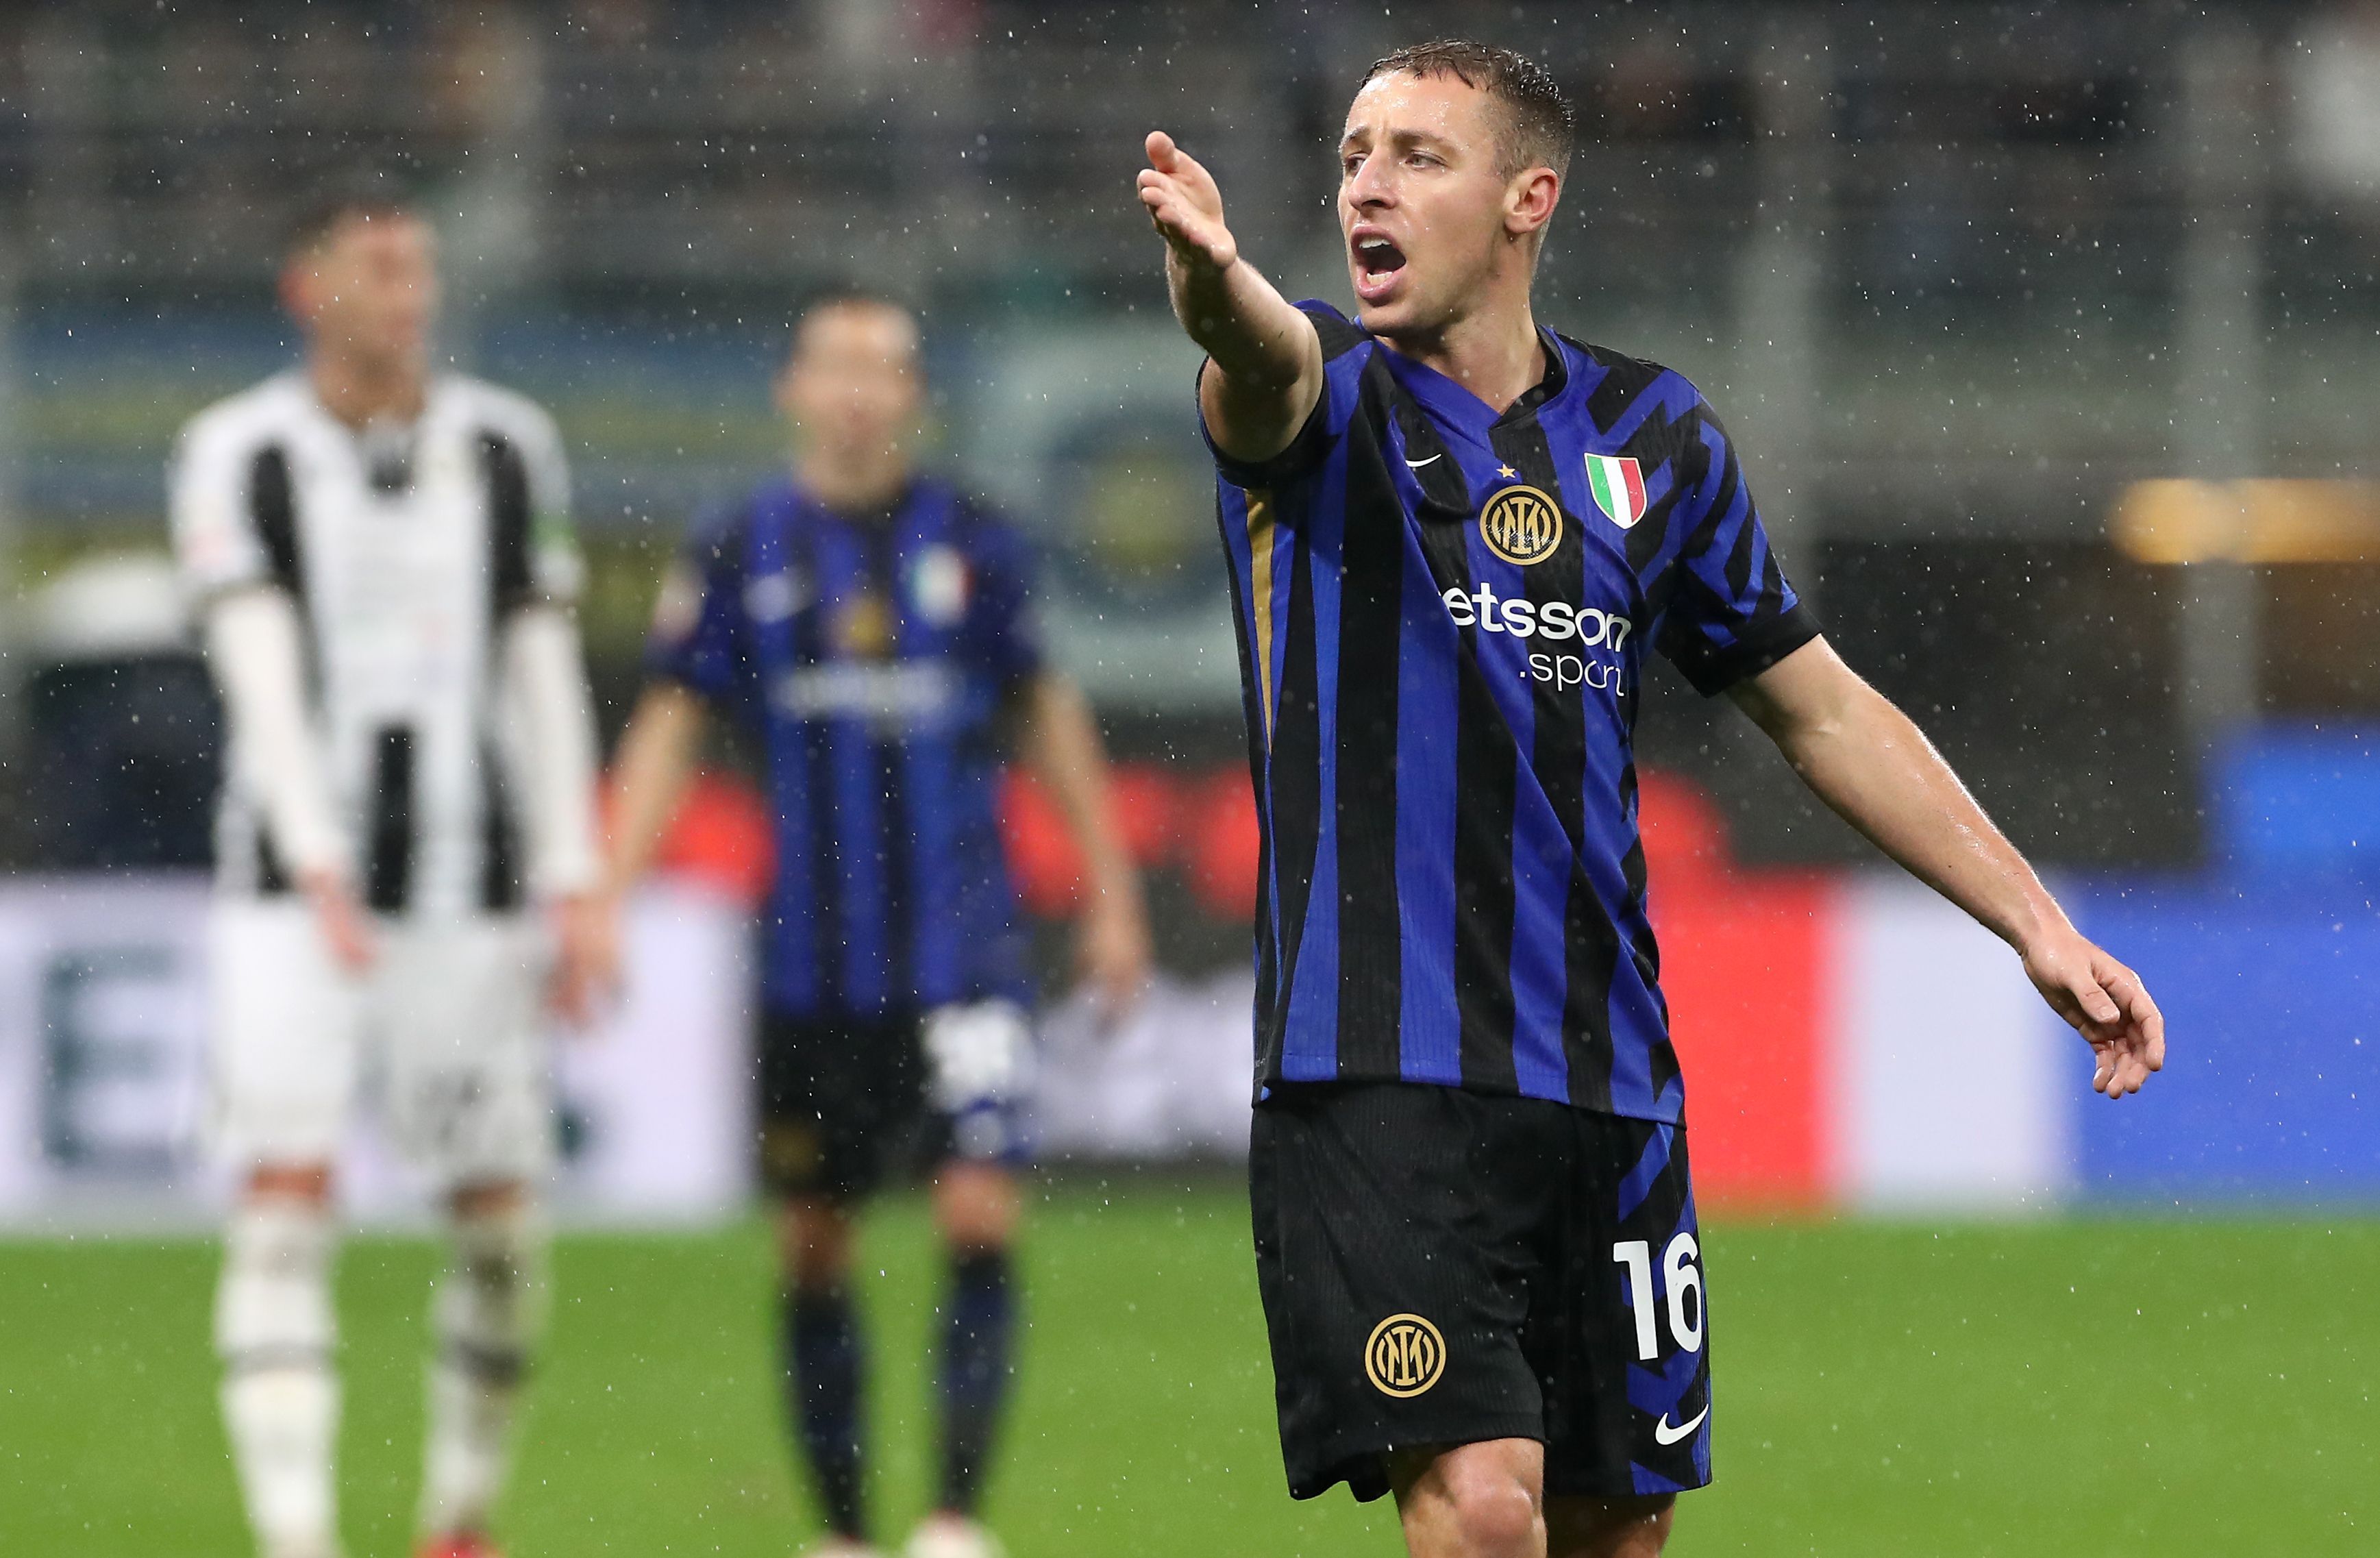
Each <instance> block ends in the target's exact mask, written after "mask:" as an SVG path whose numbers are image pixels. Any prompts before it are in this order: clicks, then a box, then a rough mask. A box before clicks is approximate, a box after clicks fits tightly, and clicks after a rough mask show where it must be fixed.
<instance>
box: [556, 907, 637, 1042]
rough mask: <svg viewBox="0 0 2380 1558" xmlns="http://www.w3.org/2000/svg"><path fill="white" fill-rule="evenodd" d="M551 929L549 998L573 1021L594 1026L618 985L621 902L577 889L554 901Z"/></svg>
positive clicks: (578, 1025) (558, 1012)
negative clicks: (551, 961)
mask: <svg viewBox="0 0 2380 1558" xmlns="http://www.w3.org/2000/svg"><path fill="white" fill-rule="evenodd" d="M553 931H554V948H553V954H554V955H553V973H552V975H551V976H550V978H549V980H548V982H547V988H546V1000H547V1003H548V1004H549V1005H551V1006H552V1007H553V1014H554V1016H558V1017H560V1018H561V1019H562V1020H563V1021H564V1022H565V1023H568V1024H569V1025H570V1026H571V1027H573V1028H580V1029H583V1028H588V1027H590V1026H592V1025H593V1023H594V1021H595V1018H596V1017H597V1016H598V1015H599V1014H600V1013H601V1010H602V1007H603V1005H604V1004H605V1003H607V1002H609V1001H610V1000H611V999H612V998H613V996H614V995H615V994H617V993H618V992H619V988H620V906H619V904H618V902H617V901H616V900H614V899H613V897H612V896H611V895H609V894H607V893H601V892H593V893H578V894H574V895H571V896H569V897H566V898H564V899H563V900H562V901H561V902H559V903H557V904H555V905H554V907H553Z"/></svg>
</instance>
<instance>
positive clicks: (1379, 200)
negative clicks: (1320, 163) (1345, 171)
mask: <svg viewBox="0 0 2380 1558" xmlns="http://www.w3.org/2000/svg"><path fill="white" fill-rule="evenodd" d="M1347 203H1348V204H1349V205H1351V206H1354V208H1355V209H1356V210H1358V211H1378V210H1382V209H1384V208H1386V207H1389V206H1391V205H1394V204H1395V203H1396V182H1395V180H1394V179H1393V178H1392V177H1390V169H1389V168H1388V167H1385V166H1383V165H1382V159H1381V158H1378V157H1366V158H1365V159H1364V160H1363V161H1362V162H1361V163H1359V164H1356V166H1355V172H1354V176H1351V177H1350V178H1349V179H1348V180H1347Z"/></svg>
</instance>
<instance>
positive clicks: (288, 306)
mask: <svg viewBox="0 0 2380 1558" xmlns="http://www.w3.org/2000/svg"><path fill="white" fill-rule="evenodd" d="M314 276H315V271H314V267H313V264H312V263H311V262H310V256H309V255H308V254H307V253H306V252H304V251H300V252H298V253H296V254H292V255H291V256H289V258H288V259H286V260H284V261H283V262H281V276H280V281H279V284H278V286H277V287H276V290H277V291H278V292H279V293H280V295H281V306H282V308H283V309H285V310H287V311H288V314H289V317H290V318H292V319H296V320H301V321H310V320H311V319H312V318H313V317H314Z"/></svg>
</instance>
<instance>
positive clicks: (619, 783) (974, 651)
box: [611, 295, 1148, 1558]
mask: <svg viewBox="0 0 2380 1558" xmlns="http://www.w3.org/2000/svg"><path fill="white" fill-rule="evenodd" d="M776 387H777V398H778V404H779V407H780V408H781V409H782V410H783V412H784V414H785V416H786V417H787V419H788V420H789V421H790V422H791V424H792V427H793V430H794V432H795V436H796V439H797V442H798V447H799V451H800V453H799V456H798V460H797V464H796V466H795V469H794V470H793V471H792V472H790V473H788V474H787V475H784V476H778V477H773V478H771V479H770V480H769V481H764V482H762V483H761V484H760V485H759V487H758V488H756V489H755V490H754V491H752V492H751V493H748V494H747V495H746V496H745V497H744V498H743V499H742V500H741V501H739V502H737V503H735V504H734V505H731V506H730V507H729V508H728V509H727V510H726V511H725V512H724V513H723V514H722V515H721V516H719V517H717V518H715V519H714V520H713V521H711V522H710V523H708V524H705V525H702V526H699V527H698V529H697V531H696V533H695V534H694V535H693V537H692V538H691V540H690V542H689V544H688V545H687V547H686V553H685V554H684V556H683V558H682V559H681V560H680V562H679V563H678V565H677V566H676V568H675V569H674V571H673V572H672V573H671V574H670V576H669V577H668V578H667V579H665V580H664V582H663V584H662V592H661V598H660V602H659V603H658V605H657V607H656V609H655V614H654V625H653V633H652V641H651V651H650V660H649V665H650V672H651V682H650V687H649V688H648V690H647V691H646V693H645V695H644V697H643V699H642V700H641V701H640V703H639V705H638V707H637V712H636V713H635V715H634V716H633V718H632V719H631V721H630V724H629V728H628V732H627V734H626V735H625V736H624V737H623V738H622V742H621V749H620V755H619V760H618V763H617V778H616V780H615V784H614V807H613V830H614V832H613V864H612V870H611V882H612V883H613V892H614V893H616V892H617V891H619V890H620V889H621V888H622V887H624V886H625V884H626V883H628V882H632V881H634V880H635V878H636V877H637V874H638V873H639V872H640V871H641V870H642V869H643V867H644V866H645V864H646V862H647V861H648V859H649V858H650V854H651V851H652V848H653V846H654V844H655V842H656V840H657V839H658V837H659V836H660V834H661V833H662V829H663V827H664V826H665V824H666V823H667V821H668V819H669V816H670V813H671V811H672V810H673V809H674V806H675V803H676V800H677V797H678V796H679V795H680V793H681V790H682V787H683V785H684V782H685V779H686V773H687V771H688V768H689V765H690V764H691V762H692V761H693V758H694V756H695V753H696V749H697V743H698V738H699V736H700V735H701V732H702V730H703V728H704V724H705V720H706V715H707V713H708V712H713V711H715V712H718V713H720V714H722V715H724V716H726V717H727V718H729V719H731V720H733V721H735V722H736V723H737V724H740V725H741V726H743V727H744V728H745V729H746V730H747V731H748V732H750V733H751V734H752V735H754V736H757V737H758V738H759V744H760V745H761V746H762V747H763V748H764V749H765V751H766V754H767V783H768V788H769V794H770V800H771V809H772V811H773V813H774V816H775V821H776V826H775V843H776V879H775V884H774V887H773V890H772V892H771V895H770V898H769V901H768V904H767V907H766V908H765V910H764V911H763V915H762V923H761V949H762V950H761V968H762V981H761V984H762V988H761V1001H760V1020H759V1041H760V1057H759V1058H760V1077H761V1094H762V1101H761V1111H762V1114H761V1135H760V1149H761V1169H762V1174H763V1176H764V1178H765V1179H766V1181H767V1184H768V1187H769V1188H770V1189H771V1191H772V1192H773V1193H774V1194H775V1196H776V1197H777V1198H778V1199H779V1201H780V1203H781V1207H782V1216H781V1230H782V1251H783V1276H784V1300H783V1301H784V1313H783V1338H784V1354H785V1371H786V1382H787V1387H788V1397H789V1406H790V1407H791V1412H792V1416H793V1418H794V1421H795V1424H796V1425H797V1428H798V1430H799V1437H800V1440H801V1443H802V1447H803V1449H804V1450H805V1452H806V1453H807V1457H808V1460H809V1464H810V1470H811V1472H812V1474H813V1478H814V1480H815V1483H816V1486H817V1489H818V1491H819V1495H820V1502H821V1503H823V1504H824V1506H825V1513H826V1516H827V1522H828V1525H829V1527H830V1528H831V1534H830V1536H829V1538H828V1539H827V1545H826V1546H825V1547H824V1548H822V1549H820V1552H829V1553H835V1554H843V1555H852V1554H859V1553H864V1552H870V1551H872V1550H871V1549H869V1548H868V1546H867V1533H868V1527H867V1521H866V1519H865V1516H864V1513H863V1510H862V1508H861V1469H862V1468H861V1455H860V1447H861V1440H862V1434H861V1424H860V1416H859V1398H860V1391H861V1385H862V1378H861V1377H862V1374H863V1372H864V1370H863V1368H862V1348H861V1338H860V1332H859V1325H858V1317H857V1314H856V1308H855V1305H854V1303H853V1300H852V1296H851V1292H850V1273H851V1240H852V1232H853V1229H852V1220H853V1216H854V1213H855V1211H856V1207H857V1205H858V1203H859V1201H860V1200H861V1199H863V1198H864V1197H865V1196H867V1195H868V1192H869V1191H871V1190H872V1189H874V1188H875V1187H878V1186H879V1185H880V1183H882V1182H883V1181H884V1179H885V1178H886V1177H887V1176H889V1175H892V1174H893V1173H895V1172H898V1171H900V1170H903V1169H906V1168H911V1167H917V1168H924V1169H927V1170H929V1171H930V1173H931V1175H932V1180H933V1190H932V1195H933V1209H934V1216H935V1221H936V1223H937V1224H938V1225H939V1227H940V1229H941V1235H942V1238H943V1240H944V1242H945V1244H946V1245H947V1247H948V1248H949V1251H950V1260H951V1272H950V1286H949V1292H948V1296H947V1298H946V1300H945V1303H944V1306H943V1308H942V1341H941V1345H942V1356H941V1427H942V1442H941V1481H940V1486H939V1490H938V1492H937V1497H936V1509H935V1511H934V1513H933V1514H932V1515H929V1517H928V1518H927V1519H926V1521H925V1522H924V1523H923V1524H921V1525H920V1526H919V1527H918V1528H917V1531H916V1532H915V1533H914V1534H913V1535H912V1536H911V1538H910V1540H909V1542H908V1546H907V1549H906V1551H907V1552H908V1554H909V1558H990V1555H992V1554H996V1553H997V1552H999V1551H1000V1549H999V1546H998V1544H997V1542H996V1541H995V1540H993V1538H992V1536H991V1534H990V1531H989V1530H987V1529H986V1528H984V1527H983V1526H982V1525H981V1523H980V1522H979V1521H978V1520H977V1504H978V1501H979V1498H980V1495H981V1491H982V1478H983V1473H984V1469H985V1466H986V1463H987V1461H988V1459H989V1456H990V1449H991V1438H992V1431H993V1429H994V1426H995V1424H996V1421H997V1418H998V1417H999V1413H1000V1409H1001V1406H1002V1400H1003V1398H1004V1396H1005V1394H1006V1392H1007V1386H1008V1378H1009V1344H1010V1331H1011V1328H1012V1325H1013V1311H1014V1298H1013V1296H1012V1293H1011V1287H1012V1280H1013V1279H1012V1277H1011V1274H1010V1269H1009V1254H1008V1250H1009V1245H1010V1241H1011V1238H1012V1236H1013V1235H1014V1231H1015V1228H1016V1223H1017V1219H1018V1211H1019V1197H1018V1192H1017V1188H1016V1186H1015V1183H1014V1178H1013V1175H1012V1173H1011V1165H1012V1164H1014V1162H1016V1161H1017V1159H1018V1156H1019V1153H1020V1151H1021V1150H1022V1148H1023V1146H1024V1143H1023V1141H1022V1140H1021V1139H1020V1138H1019V1135H1018V1131H1017V1119H1016V1113H1015V1112H1016V1105H1017V1103H1018V1102H1019V1098H1020V1093H1021V1089H1023V1087H1024V1084H1025V1081H1026V1076H1025V1072H1026V1066H1027V1065H1028V1063H1029V1059H1030V1053H1029V1034H1028V1031H1027V1028H1026V1004H1027V1002H1028V1000H1029V996H1030V992H1029V989H1028V986H1027V981H1026V970H1025V947H1024V944H1023V943H1022V940H1021V937H1020V931H1019V927H1018V925H1017V923H1016V919H1015V908H1014V901H1013V895H1012V892H1011V889H1010V885H1009V881H1008V875H1007V869H1006V864H1005V862H1004V860H1003V859H1002V853H1001V841H1000V834H999V828H998V819H997V816H996V814H995V810H994V800H995V796H994V779H995V764H996V762H997V761H998V757H999V752H1000V746H1001V738H1002V735H1003V734H1004V733H1005V731H1006V730H1007V728H1008V727H1010V726H1012V725H1013V726H1014V727H1016V730H1017V733H1018V736H1019V737H1020V744H1021V748H1022V755H1023V756H1024V757H1025V759H1026V761H1027V762H1028V763H1029V765H1030V766H1031V768H1032V769H1033V770H1034V772H1035V773H1037V774H1038V776H1039V778H1040V779H1041V780H1042V781H1043V782H1044V783H1045V784H1046V785H1049V786H1050V789H1051V790H1052V791H1053V792H1054V793H1055V795H1056V797H1057V798H1058V800H1059V802H1060V804H1061V807H1062V809H1063V810H1064V812H1065V814H1066V816H1067V817H1068V819H1069V821H1070V822H1071V824H1072V827H1073V831H1074V834H1075V838H1076V840H1077V842H1078V844H1079V845H1080V846H1081V850H1082V854H1083V857H1084V859H1085V862H1086V870H1087V876H1088V882H1087V884H1086V885H1087V897H1086V901H1085V909H1084V917H1083V921H1082V926H1081V931H1080V941H1079V943H1078V945H1079V953H1080V959H1079V962H1080V968H1081V972H1082V973H1083V975H1084V976H1085V977H1086V978H1087V980H1089V981H1090V982H1091V983H1092V984H1093V986H1094V987H1095V989H1096V990H1097V991H1099V992H1101V993H1102V995H1103V997H1104V998H1105V1000H1106V1001H1107V1002H1108V1003H1109V1004H1110V1006H1111V1009H1114V1008H1120V1007H1121V1006H1122V1005H1123V1004H1125V1003H1128V1002H1129V1001H1130V1000H1131V999H1132V998H1133V996H1134V994H1135V991H1136V990H1137V988H1138V987H1139V985H1140V983H1141V982H1142V980H1143V979H1144V978H1145V975H1146V972H1147V966H1148V936H1147V929H1146V926H1145V923H1144V920H1143V917H1142V910H1141V901H1140V895H1139V888H1138V884H1137V882H1136V880H1135V875H1134V872H1133V869H1132V866H1131V863H1130V860H1129V858H1127V856H1126V855H1125V853H1124V849H1123V845H1122V843H1121V841H1120V838H1119V835H1118V834H1117V832H1116V829H1115V826H1114V824H1113V822H1112V820H1111V810H1110V808H1109V804H1108V796H1107V784H1106V762H1105V759H1104V756H1103V754H1102V750H1101V747H1100V743H1099V733H1098V729H1097V727H1096V725H1094V724H1093V723H1092V721H1091V717H1090V713H1089V710H1088V708H1087V705H1086V704H1085V702H1084V700H1083V699H1082V696H1081V695H1080V693H1078V692H1077V691H1076V690H1075V688H1074V687H1073V686H1072V684H1071V683H1069V682H1068V681H1067V680H1066V679H1065V678H1064V677H1062V676H1060V675H1058V674H1057V673H1056V672H1054V671H1052V670H1050V668H1049V667H1048V665H1047V664H1045V663H1044V662H1043V659H1042V655H1041V651H1040V647H1039V645H1038V641H1037V639H1036V636H1035V633H1034V629H1033V618H1032V614H1031V611H1030V609H1029V607H1028V604H1027V592H1028V590H1029V588H1030V581H1029V578H1028V574H1029V568H1028V560H1027V557H1026V550H1025V547H1024V544H1023V542H1021V540H1020V539H1019V538H1018V536H1017V535H1016V534H1015V532H1014V531H1013V530H1011V529H1009V528H1008V527H1007V526H1006V525H1005V524H1003V523H1002V522H1001V521H1000V520H999V519H998V518H996V517H993V516H992V515H991V514H990V513H988V512H987V511H986V510H985V509H984V508H983V507H982V506H981V505H978V504H977V503H975V502H974V501H973V500H972V499H970V498H968V497H965V496H964V495H963V494H961V493H958V492H956V491H955V490H953V488H952V487H950V486H949V485H948V484H946V483H944V482H942V481H938V480H936V479H934V478H932V477H930V476H926V475H922V474H920V473H918V472H917V471H916V470H915V469H913V468H912V464H911V460H910V456H909V452H908V447H907V444H908V440H909V438H910V436H911V435H912V433H913V432H914V429H915V426H916V423H917V415H918V411H919V408H920V405H921V396H922V394H923V390H924V383H923V379H922V376H921V368H920V363H919V360H918V334H917V321H916V320H915V319H914V318H913V317H911V315H910V314H909V313H908V312H907V311H906V310H904V309H901V308H898V307H896V306H894V305H892V304H891V303H889V302H885V301H882V300H880V299H877V298H869V297H864V296H857V295H838V296H835V297H832V298H825V299H823V300H821V301H820V302H818V303H817V304H815V305H813V306H812V307H811V308H810V309H808V310H807V311H806V312H805V314H804V315H803V317H802V319H801V321H800V323H799V325H798V327H797V329H796V332H795V340H794V347H793V352H792V355H791V358H790V359H789V360H788V361H787V362H786V364H785V366H784V369H783V372H782V373H781V374H780V376H779V378H778V381H777V386H776Z"/></svg>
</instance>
